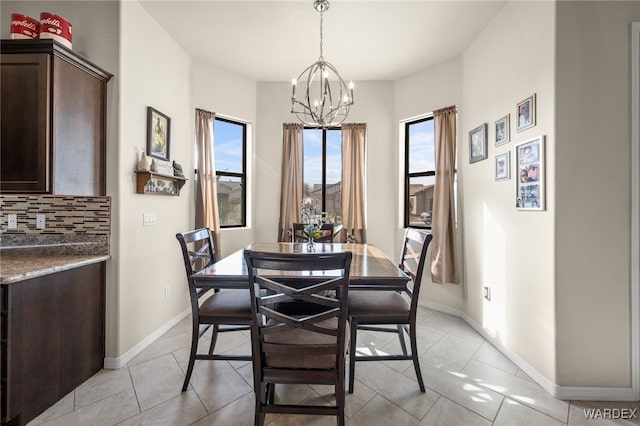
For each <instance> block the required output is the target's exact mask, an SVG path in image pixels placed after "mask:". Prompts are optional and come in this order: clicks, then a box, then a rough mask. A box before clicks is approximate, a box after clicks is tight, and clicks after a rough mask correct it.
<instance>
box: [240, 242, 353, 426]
mask: <svg viewBox="0 0 640 426" xmlns="http://www.w3.org/2000/svg"><path fill="white" fill-rule="evenodd" d="M244 257H245V262H246V264H247V270H248V275H249V288H250V292H251V301H252V304H253V314H254V315H255V317H254V320H253V323H252V329H251V344H252V350H253V354H254V358H253V380H254V385H253V388H254V392H255V424H256V425H262V424H264V421H265V415H266V414H267V413H279V414H312V415H333V416H337V419H338V425H344V405H345V353H346V343H347V342H348V336H349V332H348V331H347V298H348V288H349V267H350V265H351V252H342V253H293V254H292V253H264V252H256V251H251V250H248V249H247V250H245V251H244ZM276 384H309V385H313V384H317V385H333V386H334V388H335V395H336V403H335V405H333V406H328V405H306V404H297V405H292V404H288V403H285V402H276V398H275V392H276Z"/></svg>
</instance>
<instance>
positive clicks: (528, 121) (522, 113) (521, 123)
mask: <svg viewBox="0 0 640 426" xmlns="http://www.w3.org/2000/svg"><path fill="white" fill-rule="evenodd" d="M535 125H536V94H535V93H534V94H533V95H531V96H529V97H528V98H527V99H525V100H524V101H522V102H519V103H518V105H517V106H516V130H517V131H518V132H520V131H522V130H524V129H528V128H530V127H533V126H535Z"/></svg>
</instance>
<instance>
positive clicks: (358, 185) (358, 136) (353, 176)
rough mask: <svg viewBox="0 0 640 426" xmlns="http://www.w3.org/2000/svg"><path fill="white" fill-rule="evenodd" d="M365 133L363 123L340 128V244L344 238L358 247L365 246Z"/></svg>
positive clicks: (345, 125)
mask: <svg viewBox="0 0 640 426" xmlns="http://www.w3.org/2000/svg"><path fill="white" fill-rule="evenodd" d="M366 133H367V125H366V124H364V123H354V124H343V125H342V225H343V226H344V228H343V230H342V232H341V235H340V240H341V241H342V242H346V240H347V234H350V235H351V236H352V237H353V238H355V240H356V242H358V243H366V242H367V235H366V229H367V226H366V223H365V218H364V180H365V175H364V174H365V170H364V167H365V137H366Z"/></svg>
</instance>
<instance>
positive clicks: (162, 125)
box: [147, 107, 171, 161]
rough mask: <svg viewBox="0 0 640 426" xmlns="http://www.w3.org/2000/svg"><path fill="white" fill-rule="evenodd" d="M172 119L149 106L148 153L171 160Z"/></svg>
mask: <svg viewBox="0 0 640 426" xmlns="http://www.w3.org/2000/svg"><path fill="white" fill-rule="evenodd" d="M170 137H171V119H170V118H169V117H168V116H166V115H164V114H163V113H161V112H160V111H158V110H156V109H154V108H151V107H147V155H149V156H151V157H154V158H157V159H159V160H165V161H168V160H169V142H170Z"/></svg>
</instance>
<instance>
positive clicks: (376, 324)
mask: <svg viewBox="0 0 640 426" xmlns="http://www.w3.org/2000/svg"><path fill="white" fill-rule="evenodd" d="M431 239H432V235H431V233H430V232H428V231H422V230H418V229H413V228H407V230H406V231H405V234H404V242H403V244H402V254H401V256H400V259H401V261H400V265H399V267H400V269H402V270H403V271H404V272H405V273H406V274H407V275H409V277H410V278H411V281H410V283H409V284H408V285H407V287H406V290H405V291H404V292H397V291H382V290H380V291H352V292H351V294H350V295H349V323H350V326H351V339H350V342H349V393H353V384H354V378H355V367H356V362H358V361H389V360H412V361H413V367H414V369H415V371H416V377H417V379H418V385H419V386H420V390H421V391H422V392H424V391H425V388H424V382H423V380H422V373H421V372H420V362H419V360H418V347H417V342H416V312H417V307H418V295H419V293H420V282H421V280H422V270H423V269H424V263H425V259H426V253H427V248H428V247H429V243H430V242H431ZM390 325H392V326H395V327H389V326H390ZM358 330H369V331H380V332H391V333H397V334H398V338H399V339H400V346H401V348H402V354H397V355H389V354H378V355H376V354H369V355H366V354H361V355H358V353H357V352H358V351H357V348H356V339H357V333H358ZM404 333H407V335H408V336H409V342H410V345H411V353H407V346H406V344H405V340H404Z"/></svg>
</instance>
